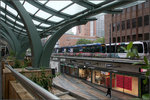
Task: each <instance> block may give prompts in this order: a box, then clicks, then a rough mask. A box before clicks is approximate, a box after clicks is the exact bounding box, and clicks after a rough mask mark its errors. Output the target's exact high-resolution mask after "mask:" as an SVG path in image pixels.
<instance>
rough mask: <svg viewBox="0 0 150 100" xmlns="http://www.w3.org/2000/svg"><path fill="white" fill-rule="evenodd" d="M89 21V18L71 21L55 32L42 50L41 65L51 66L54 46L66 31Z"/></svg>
mask: <svg viewBox="0 0 150 100" xmlns="http://www.w3.org/2000/svg"><path fill="white" fill-rule="evenodd" d="M87 22H88V21H87V20H83V21H74V22H70V23H68V24H66V25H64V26H63V27H62V28H60V29H59V30H58V31H57V32H56V33H54V34H53V35H52V36H51V37H50V38H49V39H48V41H47V42H46V43H45V45H44V48H43V52H42V55H41V59H40V66H43V67H48V66H49V61H50V56H51V54H52V52H53V48H54V46H55V44H56V42H57V41H58V39H59V38H60V37H61V36H62V35H63V34H64V33H65V32H66V31H68V30H69V29H70V28H72V27H74V26H77V25H83V24H86V23H87Z"/></svg>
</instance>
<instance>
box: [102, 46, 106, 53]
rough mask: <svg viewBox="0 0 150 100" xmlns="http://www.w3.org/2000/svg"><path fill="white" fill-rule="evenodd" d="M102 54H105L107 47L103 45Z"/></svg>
mask: <svg viewBox="0 0 150 100" xmlns="http://www.w3.org/2000/svg"><path fill="white" fill-rule="evenodd" d="M101 52H102V53H105V46H103V45H102V51H101Z"/></svg>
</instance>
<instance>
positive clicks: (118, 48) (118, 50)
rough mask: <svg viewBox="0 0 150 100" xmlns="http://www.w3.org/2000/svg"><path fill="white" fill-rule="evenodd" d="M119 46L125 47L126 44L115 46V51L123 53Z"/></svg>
mask: <svg viewBox="0 0 150 100" xmlns="http://www.w3.org/2000/svg"><path fill="white" fill-rule="evenodd" d="M121 47H126V45H118V46H117V52H118V53H125V51H124V49H122V48H121Z"/></svg>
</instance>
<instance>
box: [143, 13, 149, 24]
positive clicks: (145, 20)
mask: <svg viewBox="0 0 150 100" xmlns="http://www.w3.org/2000/svg"><path fill="white" fill-rule="evenodd" d="M146 25H149V15H146V16H144V26H146Z"/></svg>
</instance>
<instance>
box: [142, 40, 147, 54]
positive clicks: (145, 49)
mask: <svg viewBox="0 0 150 100" xmlns="http://www.w3.org/2000/svg"><path fill="white" fill-rule="evenodd" d="M143 43H144V53H147V44H146V42H143Z"/></svg>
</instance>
